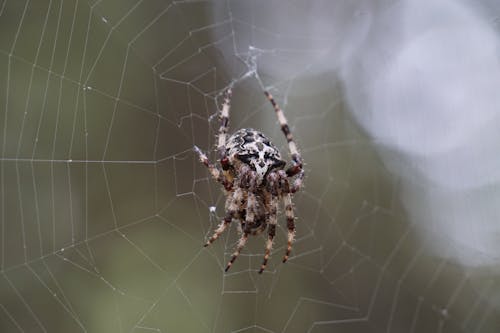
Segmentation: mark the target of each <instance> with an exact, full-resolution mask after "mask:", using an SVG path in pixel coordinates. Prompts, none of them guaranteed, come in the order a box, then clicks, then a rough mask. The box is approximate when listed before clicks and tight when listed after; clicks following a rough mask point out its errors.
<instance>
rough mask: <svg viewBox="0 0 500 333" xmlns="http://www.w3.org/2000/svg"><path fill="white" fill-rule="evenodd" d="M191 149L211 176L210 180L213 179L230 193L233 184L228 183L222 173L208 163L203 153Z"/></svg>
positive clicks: (196, 149)
mask: <svg viewBox="0 0 500 333" xmlns="http://www.w3.org/2000/svg"><path fill="white" fill-rule="evenodd" d="M193 149H194V151H195V152H196V153H197V154H198V157H199V159H200V162H201V163H203V165H204V166H206V167H207V169H208V172H210V174H211V175H212V178H214V179H215V180H216V181H218V182H219V183H221V184H222V185H223V186H224V188H225V189H226V190H228V191H230V190H231V188H232V186H233V184H232V183H231V182H230V181H228V179H227V178H226V176H225V175H224V174H223V173H222V171H220V170H219V169H218V168H217V167H216V166H215V165H213V164H212V163H211V162H210V161H209V159H208V157H207V155H205V153H204V152H202V151H201V149H200V148H198V147H197V146H194V147H193Z"/></svg>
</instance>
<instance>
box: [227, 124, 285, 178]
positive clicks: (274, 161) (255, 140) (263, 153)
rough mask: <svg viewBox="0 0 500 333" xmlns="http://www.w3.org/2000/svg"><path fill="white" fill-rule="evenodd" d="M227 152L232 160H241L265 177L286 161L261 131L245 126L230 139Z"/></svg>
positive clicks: (281, 166)
mask: <svg viewBox="0 0 500 333" xmlns="http://www.w3.org/2000/svg"><path fill="white" fill-rule="evenodd" d="M226 153H227V155H228V156H229V158H230V159H231V160H233V161H234V159H237V160H239V161H240V162H242V163H244V164H246V165H248V166H249V167H250V168H252V170H255V171H256V172H257V173H258V174H259V175H260V176H261V177H264V175H265V174H267V173H268V172H269V171H271V170H273V169H282V168H283V167H284V166H285V164H286V162H285V161H284V160H283V159H282V158H281V155H280V152H279V150H278V148H277V147H276V146H275V145H274V144H273V143H272V142H271V140H269V138H267V137H266V136H265V135H264V134H262V133H261V132H259V131H257V130H254V129H252V128H243V129H240V130H239V131H237V132H235V133H234V134H233V135H231V137H230V138H229V139H228V142H227V144H226Z"/></svg>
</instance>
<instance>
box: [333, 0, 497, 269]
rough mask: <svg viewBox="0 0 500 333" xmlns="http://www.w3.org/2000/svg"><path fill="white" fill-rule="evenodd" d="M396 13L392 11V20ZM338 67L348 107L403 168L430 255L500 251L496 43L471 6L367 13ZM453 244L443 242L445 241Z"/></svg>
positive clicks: (429, 4)
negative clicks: (368, 19)
mask: <svg viewBox="0 0 500 333" xmlns="http://www.w3.org/2000/svg"><path fill="white" fill-rule="evenodd" d="M394 18H397V19H394ZM371 25H372V26H371V27H370V29H369V30H368V31H367V34H366V36H365V39H364V41H363V42H362V43H360V45H359V48H358V49H357V50H355V51H354V52H353V53H352V55H351V56H352V57H350V59H346V61H345V63H343V65H342V68H341V70H340V71H341V75H342V78H343V81H344V82H345V86H346V93H347V97H348V100H349V104H350V106H351V107H352V111H353V112H354V114H355V117H356V118H357V119H358V121H359V122H360V124H361V125H362V126H363V128H365V129H366V130H367V131H368V133H369V134H370V135H371V136H372V137H373V139H374V140H375V141H376V142H377V143H378V144H379V145H380V146H381V147H382V149H381V152H382V156H383V159H384V161H385V163H386V165H387V166H388V167H389V168H390V170H391V171H393V172H394V173H396V174H398V175H400V176H402V179H403V191H402V195H403V196H402V200H403V203H404V205H405V207H406V208H407V210H408V212H409V213H410V215H411V218H412V221H414V222H415V223H416V224H417V225H418V226H421V227H423V228H422V232H424V233H425V232H431V233H432V234H438V235H439V236H444V237H445V239H449V240H450V243H448V242H444V243H430V244H432V246H435V250H436V254H437V255H442V256H451V257H454V258H456V259H458V260H459V261H461V262H462V263H463V264H466V265H470V266H478V265H481V266H482V265H491V264H495V263H498V262H499V259H500V186H499V184H500V62H499V59H500V52H499V51H500V49H499V43H498V35H497V33H496V32H495V31H494V26H493V25H492V24H491V22H490V21H488V20H486V18H484V17H481V15H480V11H479V8H468V7H466V6H465V5H463V4H461V3H460V2H457V1H422V0H418V1H417V0H415V1H403V2H401V3H398V4H397V5H394V6H393V7H390V8H385V9H384V10H382V11H380V12H379V13H374V15H373V19H372V23H371ZM450 245H451V248H450Z"/></svg>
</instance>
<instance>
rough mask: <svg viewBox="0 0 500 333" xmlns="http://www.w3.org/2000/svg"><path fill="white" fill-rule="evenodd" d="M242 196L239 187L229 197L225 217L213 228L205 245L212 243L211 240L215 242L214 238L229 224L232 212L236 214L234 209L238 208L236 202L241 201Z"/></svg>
mask: <svg viewBox="0 0 500 333" xmlns="http://www.w3.org/2000/svg"><path fill="white" fill-rule="evenodd" d="M242 197H243V191H242V190H241V189H240V188H238V189H237V190H236V191H235V192H234V194H233V195H232V197H230V199H229V201H228V204H227V205H226V206H227V207H226V209H227V214H226V217H224V219H223V220H222V222H221V223H220V224H219V225H218V226H217V229H215V231H214V234H213V235H212V237H210V239H209V240H208V241H207V242H206V243H205V247H206V246H209V245H210V244H212V243H213V242H215V240H216V239H217V238H219V236H220V235H221V234H222V233H223V232H224V231H225V230H226V228H227V227H228V226H229V224H230V223H231V221H232V220H233V217H234V214H236V211H237V210H238V203H239V202H240V201H241V198H242Z"/></svg>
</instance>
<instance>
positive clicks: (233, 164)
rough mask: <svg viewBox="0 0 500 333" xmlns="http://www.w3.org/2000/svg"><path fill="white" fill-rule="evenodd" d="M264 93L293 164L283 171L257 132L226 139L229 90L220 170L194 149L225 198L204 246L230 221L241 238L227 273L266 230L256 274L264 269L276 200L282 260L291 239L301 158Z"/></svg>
mask: <svg viewBox="0 0 500 333" xmlns="http://www.w3.org/2000/svg"><path fill="white" fill-rule="evenodd" d="M264 93H265V95H266V96H267V98H268V99H269V101H270V102H271V104H272V105H273V107H274V110H275V112H276V115H277V116H278V121H279V123H280V126H281V130H282V131H283V133H284V134H285V137H286V139H287V142H288V148H289V150H290V154H291V157H292V164H291V166H289V167H288V168H287V169H286V170H285V165H286V162H285V161H284V160H283V159H282V158H281V155H280V152H279V150H278V148H276V146H274V145H273V144H272V143H271V141H270V140H269V139H268V138H267V137H266V136H265V135H264V134H262V133H261V132H259V131H256V130H254V129H250V128H243V129H240V130H238V131H237V132H235V133H234V134H233V135H231V136H230V137H229V139H227V141H226V138H227V132H228V125H229V105H230V98H231V89H229V90H227V91H226V97H225V100H224V104H223V106H222V110H221V116H220V118H221V127H220V128H219V136H218V139H219V140H218V145H217V149H218V153H219V155H220V163H221V169H219V168H217V167H216V166H215V165H213V164H212V163H210V161H209V160H208V158H207V156H206V155H205V154H204V153H203V152H202V151H201V150H200V149H198V147H195V150H196V152H197V153H198V154H199V157H200V160H201V162H202V163H203V164H204V165H205V166H207V167H208V169H209V171H210V173H211V174H212V176H213V177H214V178H215V179H216V180H217V181H219V182H220V183H221V184H223V185H224V188H225V191H226V196H227V198H226V215H225V217H224V219H223V220H222V222H221V223H220V224H219V226H218V227H217V229H216V230H215V232H214V234H213V235H212V237H211V238H210V239H209V240H208V241H207V243H206V244H205V246H208V245H210V244H211V243H212V242H214V241H215V240H216V239H217V238H218V237H219V236H220V235H221V234H222V233H223V232H224V230H225V229H226V228H227V226H228V225H229V224H230V223H231V222H232V221H233V219H234V220H238V221H239V222H240V225H239V228H238V230H239V231H240V234H241V236H240V240H239V242H238V245H237V247H236V250H235V252H234V254H233V256H232V258H231V260H230V261H229V263H228V265H227V267H226V271H227V270H228V269H229V268H230V267H231V265H232V264H233V262H234V261H235V260H236V258H237V257H238V255H239V254H240V252H241V250H242V249H243V247H244V246H245V244H246V242H247V239H248V236H249V235H257V234H260V233H261V232H263V231H264V230H265V229H266V227H267V229H268V240H267V243H266V251H265V255H264V261H263V263H262V265H261V268H260V270H259V273H262V272H263V271H264V269H265V268H266V265H267V261H268V259H269V255H270V253H271V248H272V245H273V239H274V236H275V234H276V225H277V221H278V216H277V213H278V206H279V202H280V200H282V201H283V203H284V206H285V215H286V219H287V229H288V237H287V241H288V245H287V249H286V253H285V256H284V257H283V262H286V261H287V260H288V257H289V255H290V252H291V250H292V243H293V240H294V236H295V216H294V212H293V204H292V194H293V193H295V192H296V191H297V190H298V189H299V188H300V187H301V185H302V179H303V178H304V170H303V169H302V158H301V156H300V154H299V152H298V150H297V147H296V146H295V142H294V141H293V138H292V134H291V132H290V128H289V127H288V124H287V122H286V118H285V116H284V114H283V111H282V110H281V109H280V108H279V106H278V105H277V104H276V102H275V101H274V99H273V97H272V96H271V95H270V94H269V93H268V92H267V91H266V92H264Z"/></svg>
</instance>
